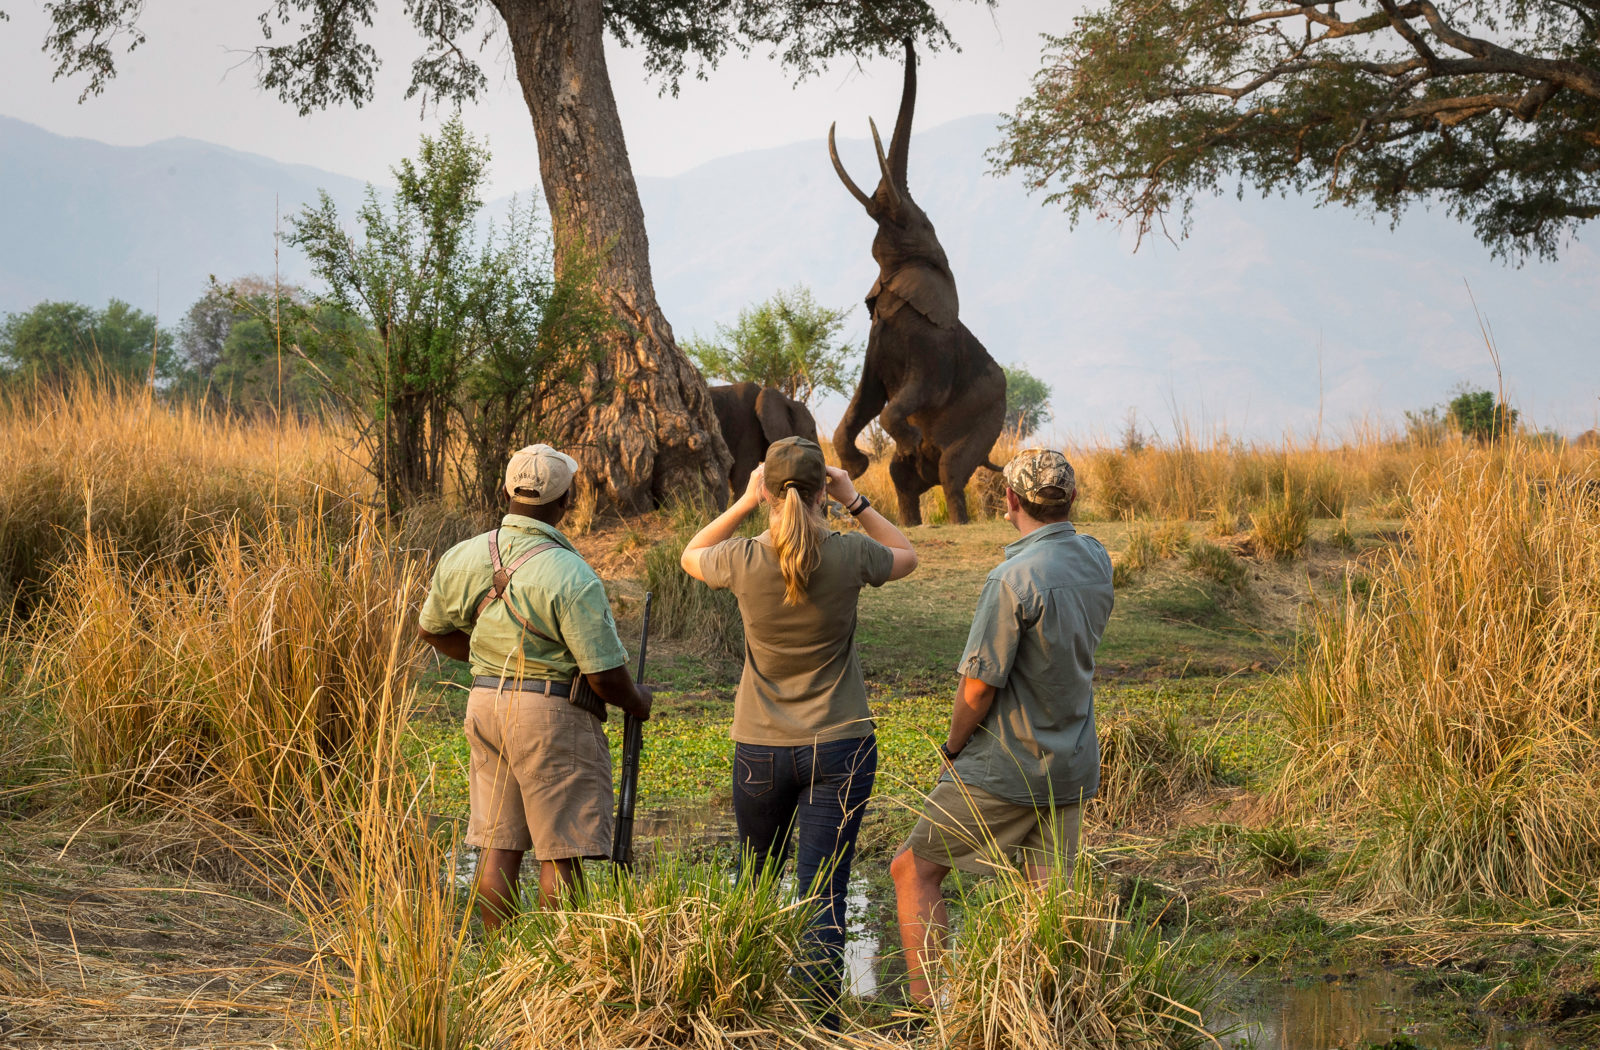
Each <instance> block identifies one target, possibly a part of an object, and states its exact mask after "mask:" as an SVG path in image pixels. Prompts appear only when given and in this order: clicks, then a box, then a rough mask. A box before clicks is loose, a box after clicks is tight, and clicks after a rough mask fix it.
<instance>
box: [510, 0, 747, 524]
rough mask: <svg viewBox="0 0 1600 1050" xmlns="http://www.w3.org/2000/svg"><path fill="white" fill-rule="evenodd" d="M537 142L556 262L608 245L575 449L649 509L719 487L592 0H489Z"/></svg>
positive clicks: (625, 499) (715, 453)
mask: <svg viewBox="0 0 1600 1050" xmlns="http://www.w3.org/2000/svg"><path fill="white" fill-rule="evenodd" d="M494 2H495V6H496V7H498V8H499V10H500V13H501V15H503V16H504V17H505V20H506V27H507V29H508V30H509V32H510V37H511V52H512V55H513V56H514V58H515V61H516V67H517V80H518V82H519V83H521V85H522V94H523V97H524V98H525V99H526V100H527V103H528V111H529V112H530V113H531V114H532V115H533V131H534V135H535V136H536V138H537V139H538V144H539V173H540V175H541V177H542V179H543V182H544V193H545V200H546V201H547V202H548V203H549V206H550V215H551V226H552V229H553V231H554V234H555V242H556V248H557V252H556V255H557V259H558V262H557V265H558V266H559V265H560V262H559V260H560V259H561V258H562V256H563V255H565V254H566V251H565V250H566V249H569V248H571V247H573V246H579V247H582V248H584V249H587V250H596V249H601V250H605V251H606V257H605V264H604V266H603V267H602V269H601V272H600V284H601V288H602V291H603V293H604V294H605V295H606V297H607V299H608V300H609V301H610V302H611V304H612V309H613V311H614V312H615V314H616V316H617V318H618V320H620V321H621V322H622V325H623V331H622V332H620V333H619V334H618V335H617V336H616V337H614V338H613V340H612V345H611V346H610V347H609V349H608V352H607V354H606V358H605V361H604V363H603V364H602V365H601V366H600V367H599V368H597V369H594V370H593V371H592V372H591V374H590V375H589V377H588V379H587V380H586V383H585V385H586V387H587V389H586V391H585V393H586V397H585V399H584V400H585V406H586V407H584V408H583V409H581V410H580V412H579V415H578V418H577V419H575V420H574V427H573V436H574V437H575V438H576V439H577V440H576V443H575V444H574V447H573V448H572V452H573V454H574V455H575V456H577V457H578V458H579V459H580V460H581V461H582V462H583V464H584V466H585V467H586V468H588V469H589V471H590V472H591V475H592V477H593V478H594V480H595V481H597V482H598V483H599V484H600V486H601V489H602V491H603V492H604V493H605V495H606V496H607V497H608V498H609V500H610V501H611V502H612V503H613V504H614V505H616V506H617V507H618V508H620V509H622V510H624V511H639V510H646V509H648V508H649V507H650V506H651V505H652V504H654V503H659V502H661V501H662V500H663V499H664V498H665V497H666V496H667V495H668V494H670V493H695V492H704V493H707V494H709V495H712V496H713V497H714V498H719V499H720V494H721V493H722V492H723V491H724V489H725V487H726V481H725V480H724V479H725V478H726V477H727V476H728V468H729V465H730V464H731V462H732V459H731V457H730V456H729V455H728V449H727V446H726V445H725V444H724V443H723V441H722V435H721V432H720V431H719V430H718V429H717V424H716V416H715V415H714V413H713V412H712V408H711V398H710V395H709V394H707V392H706V384H705V381H704V380H703V379H702V378H701V377H700V373H699V372H698V371H697V370H696V369H695V367H694V365H693V364H692V363H691V362H690V361H689V359H688V358H687V357H685V356H684V354H683V352H682V351H681V350H679V349H678V345H677V343H676V342H674V341H673V338H672V327H671V326H670V325H668V324H667V320H666V318H665V317H663V316H662V315H661V308H660V307H659V306H657V305H656V293H655V287H654V285H653V284H652V283H651V279H650V245H649V240H648V239H647V238H646V236H645V231H644V209H643V208H641V207H640V205H639V188H638V186H637V184H636V183H635V182H634V181H633V169H632V167H631V166H630V165H629V163H628V147H627V145H626V144H625V143H624V142H623V138H622V121H621V119H620V118H619V117H618V115H617V102H616V98H615V97H614V96H613V95H612V93H611V80H610V77H609V75H608V73H607V71H606V54H605V23H604V11H603V4H602V0H494Z"/></svg>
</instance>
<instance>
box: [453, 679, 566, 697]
mask: <svg viewBox="0 0 1600 1050" xmlns="http://www.w3.org/2000/svg"><path fill="white" fill-rule="evenodd" d="M472 684H473V685H475V686H481V687H483V688H486V689H498V690H500V691H501V692H505V693H544V694H545V695H546V696H560V697H569V696H571V695H572V683H571V682H552V681H551V680H550V679H548V678H497V677H495V676H494V675H492V674H480V675H478V676H477V677H476V678H474V679H473V680H472Z"/></svg>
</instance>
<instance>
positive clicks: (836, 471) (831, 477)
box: [828, 467, 856, 507]
mask: <svg viewBox="0 0 1600 1050" xmlns="http://www.w3.org/2000/svg"><path fill="white" fill-rule="evenodd" d="M828 496H829V498H830V499H834V500H837V501H838V502H840V503H842V504H844V505H845V506H846V507H848V506H849V505H850V504H852V503H854V502H855V501H856V486H855V483H854V482H852V481H851V480H850V473H849V471H846V470H845V469H844V468H843V467H829V468H828Z"/></svg>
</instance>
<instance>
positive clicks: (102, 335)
mask: <svg viewBox="0 0 1600 1050" xmlns="http://www.w3.org/2000/svg"><path fill="white" fill-rule="evenodd" d="M175 366H176V361H175V359H174V357H173V354H172V337H171V336H169V335H168V334H167V333H166V332H163V331H161V330H159V329H158V328H157V327H156V319H155V317H154V316H153V315H151V314H147V313H145V312H144V311H143V310H139V309H136V308H134V307H132V306H129V305H128V304H127V303H125V302H123V301H122V300H120V299H113V300H111V301H110V302H109V303H107V304H106V308H105V309H104V310H96V309H94V308H93V307H90V306H84V305H83V304H81V303H69V302H42V303H39V304H38V305H37V306H35V307H34V308H33V309H31V310H27V311H24V312H22V313H12V314H7V315H6V317H5V319H4V320H3V321H0V376H3V377H6V378H9V379H13V380H21V381H25V382H29V383H38V384H42V385H44V386H50V387H60V386H62V385H64V384H66V383H68V382H70V381H71V379H72V377H73V376H75V375H79V374H89V375H96V376H102V377H104V378H107V379H118V380H133V381H139V380H144V379H146V378H154V379H157V380H164V379H168V378H170V377H171V376H172V375H173V374H174V373H175Z"/></svg>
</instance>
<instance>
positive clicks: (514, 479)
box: [506, 445, 578, 505]
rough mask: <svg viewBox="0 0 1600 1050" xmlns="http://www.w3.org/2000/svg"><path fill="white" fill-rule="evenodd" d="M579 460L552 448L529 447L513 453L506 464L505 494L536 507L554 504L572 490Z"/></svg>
mask: <svg viewBox="0 0 1600 1050" xmlns="http://www.w3.org/2000/svg"><path fill="white" fill-rule="evenodd" d="M577 473H578V461H577V460H575V459H573V458H572V457H571V456H569V455H567V454H566V453H565V452H558V451H556V450H555V449H553V448H551V447H550V446H549V445H529V446H528V447H527V448H523V449H518V450H517V451H515V452H513V453H511V462H509V463H507V464H506V494H507V495H509V496H513V497H515V498H516V499H519V500H522V501H523V502H525V503H532V504H535V505H538V504H543V503H554V502H555V501H556V500H558V499H560V498H561V497H562V495H563V494H564V493H565V492H566V491H567V489H569V488H571V487H572V478H573V475H575V474H577Z"/></svg>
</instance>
